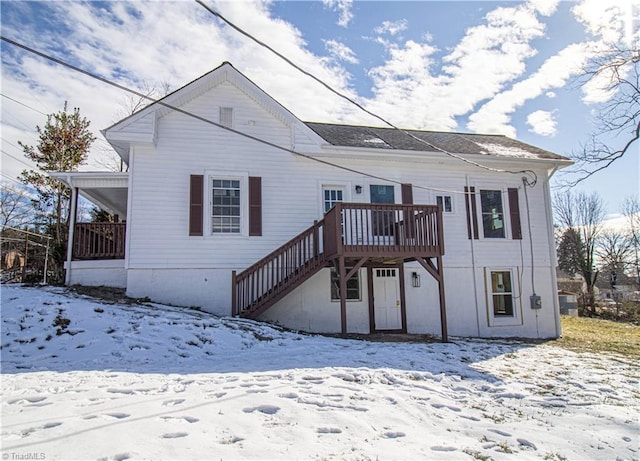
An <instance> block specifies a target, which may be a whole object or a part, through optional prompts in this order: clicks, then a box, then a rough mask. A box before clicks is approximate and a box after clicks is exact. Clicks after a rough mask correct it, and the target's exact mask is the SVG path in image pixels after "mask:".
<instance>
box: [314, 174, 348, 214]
mask: <svg viewBox="0 0 640 461" xmlns="http://www.w3.org/2000/svg"><path fill="white" fill-rule="evenodd" d="M325 189H336V190H337V189H341V190H342V201H343V202H350V201H351V183H349V182H343V183H340V182H323V181H319V182H318V216H319V218H320V219H322V218H323V217H324V215H325V213H326V212H325V211H324V191H325Z"/></svg>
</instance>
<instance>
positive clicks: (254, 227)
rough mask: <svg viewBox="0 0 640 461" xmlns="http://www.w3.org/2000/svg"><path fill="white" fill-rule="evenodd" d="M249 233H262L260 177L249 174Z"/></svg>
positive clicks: (256, 234)
mask: <svg viewBox="0 0 640 461" xmlns="http://www.w3.org/2000/svg"><path fill="white" fill-rule="evenodd" d="M249 235H250V236H260V235H262V178H261V177H259V176H249Z"/></svg>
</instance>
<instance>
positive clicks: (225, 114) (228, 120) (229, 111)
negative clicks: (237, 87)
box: [220, 107, 233, 128]
mask: <svg viewBox="0 0 640 461" xmlns="http://www.w3.org/2000/svg"><path fill="white" fill-rule="evenodd" d="M232 124H233V108H232V107H221V108H220V125H222V126H226V127H228V128H231V125H232Z"/></svg>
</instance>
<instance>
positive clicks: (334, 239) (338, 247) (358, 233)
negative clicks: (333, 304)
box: [324, 203, 444, 259]
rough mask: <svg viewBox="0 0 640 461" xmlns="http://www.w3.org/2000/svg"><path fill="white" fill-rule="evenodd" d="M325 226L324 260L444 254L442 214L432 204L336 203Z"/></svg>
mask: <svg viewBox="0 0 640 461" xmlns="http://www.w3.org/2000/svg"><path fill="white" fill-rule="evenodd" d="M325 227H326V229H325V233H324V238H325V241H324V245H325V255H326V258H327V259H331V258H332V257H334V256H336V255H343V256H347V257H361V256H371V257H392V258H395V257H398V258H401V257H410V256H423V257H435V256H441V255H443V254H444V242H443V237H442V214H441V212H440V210H439V208H438V207H437V206H435V205H396V204H369V203H337V204H336V205H335V206H334V207H333V208H332V209H331V210H329V211H328V212H327V214H326V215H325Z"/></svg>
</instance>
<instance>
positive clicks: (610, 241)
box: [595, 230, 631, 276]
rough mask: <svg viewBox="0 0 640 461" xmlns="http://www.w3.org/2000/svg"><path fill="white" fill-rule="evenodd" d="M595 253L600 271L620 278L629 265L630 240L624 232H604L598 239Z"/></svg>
mask: <svg viewBox="0 0 640 461" xmlns="http://www.w3.org/2000/svg"><path fill="white" fill-rule="evenodd" d="M595 253H596V256H597V257H598V260H599V261H600V268H601V270H602V271H606V272H608V273H610V274H617V275H619V276H622V274H623V273H624V272H625V270H626V269H627V267H628V265H629V263H630V257H631V238H630V236H629V235H628V234H627V233H625V232H624V231H619V230H606V231H604V232H602V233H601V234H600V236H599V237H598V242H597V246H596V250H595Z"/></svg>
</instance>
